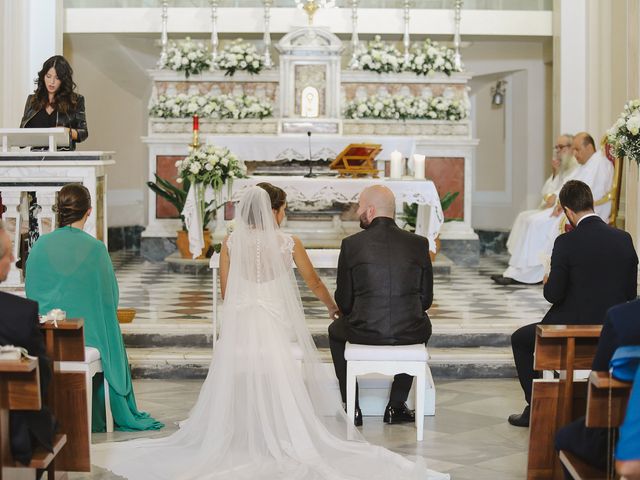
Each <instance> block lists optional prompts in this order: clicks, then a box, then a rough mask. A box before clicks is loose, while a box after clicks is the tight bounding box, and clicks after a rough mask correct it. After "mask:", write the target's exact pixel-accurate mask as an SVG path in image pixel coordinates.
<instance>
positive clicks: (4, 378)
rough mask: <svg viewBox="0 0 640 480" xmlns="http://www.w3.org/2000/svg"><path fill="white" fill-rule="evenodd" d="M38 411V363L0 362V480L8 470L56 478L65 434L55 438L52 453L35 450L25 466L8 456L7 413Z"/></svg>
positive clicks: (27, 359)
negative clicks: (26, 470) (44, 472)
mask: <svg viewBox="0 0 640 480" xmlns="http://www.w3.org/2000/svg"><path fill="white" fill-rule="evenodd" d="M41 408H42V402H41V399H40V373H39V370H38V360H37V359H31V358H24V359H20V360H2V361H0V480H2V479H3V478H6V477H7V476H8V475H9V474H10V470H9V469H10V468H30V469H36V468H37V469H42V470H47V478H48V479H49V480H53V479H55V478H56V471H57V470H58V468H57V467H58V465H57V459H58V454H59V452H60V451H61V450H62V447H63V446H64V445H65V444H66V442H67V436H66V435H64V434H58V435H56V436H55V438H54V440H53V452H49V451H47V450H45V449H44V448H42V447H37V448H36V449H35V450H34V451H33V457H32V458H31V462H30V463H29V465H23V464H21V463H19V462H16V461H15V460H14V459H13V457H12V455H11V443H10V432H9V412H10V410H40V409H41ZM58 478H60V477H58Z"/></svg>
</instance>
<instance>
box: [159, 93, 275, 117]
mask: <svg viewBox="0 0 640 480" xmlns="http://www.w3.org/2000/svg"><path fill="white" fill-rule="evenodd" d="M149 115H150V116H151V117H154V118H189V117H192V116H193V115H198V116H199V117H200V118H211V119H216V120H221V119H233V120H241V119H244V118H254V119H255V118H258V119H262V118H267V117H271V116H272V115H273V105H272V104H271V103H270V102H269V101H268V100H265V99H261V98H258V97H256V96H253V95H226V94H224V95H212V94H208V95H187V94H185V93H180V94H178V95H159V96H158V98H157V100H156V101H155V102H153V104H152V105H151V107H150V109H149Z"/></svg>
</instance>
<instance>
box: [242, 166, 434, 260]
mask: <svg viewBox="0 0 640 480" xmlns="http://www.w3.org/2000/svg"><path fill="white" fill-rule="evenodd" d="M260 182H268V183H271V184H273V185H276V186H278V187H280V188H282V189H283V190H284V191H285V192H287V199H288V200H289V201H300V202H315V201H322V200H332V201H335V202H341V203H357V202H358V196H359V195H360V192H362V190H364V189H365V188H366V187H369V186H371V185H385V186H387V187H389V189H390V190H391V191H392V192H393V193H394V195H395V196H396V205H397V208H396V210H401V208H402V203H404V202H406V203H417V204H418V218H417V221H416V233H417V234H418V235H423V236H425V237H427V238H428V239H429V246H430V248H431V250H432V251H434V252H435V238H436V236H437V235H438V232H440V227H441V226H442V224H443V223H444V214H443V213H442V206H441V205H440V197H439V196H438V192H437V190H436V187H435V185H434V184H433V182H432V181H430V180H390V179H385V178H337V177H316V178H304V177H297V176H255V177H249V178H243V179H239V180H235V181H234V182H233V193H232V199H233V200H234V201H237V200H239V199H240V198H241V197H242V194H243V192H244V190H245V189H246V188H248V187H250V186H253V185H255V184H256V183H260Z"/></svg>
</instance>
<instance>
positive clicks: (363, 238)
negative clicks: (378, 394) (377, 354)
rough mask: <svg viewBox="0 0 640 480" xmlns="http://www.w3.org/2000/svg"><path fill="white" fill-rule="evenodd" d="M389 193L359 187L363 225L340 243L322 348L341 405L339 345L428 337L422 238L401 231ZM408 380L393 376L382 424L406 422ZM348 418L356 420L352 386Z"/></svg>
mask: <svg viewBox="0 0 640 480" xmlns="http://www.w3.org/2000/svg"><path fill="white" fill-rule="evenodd" d="M395 206H396V202H395V198H394V196H393V193H392V192H391V190H389V189H388V188H387V187H384V186H382V185H374V186H371V187H368V188H366V189H365V190H364V191H363V192H362V193H361V194H360V199H359V202H358V215H359V216H360V226H361V227H362V228H363V229H364V230H363V231H362V232H359V233H356V234H355V235H352V236H350V237H347V238H345V239H344V240H343V241H342V247H341V248H340V257H339V259H338V278H337V282H336V283H337V288H336V293H335V299H336V303H337V304H338V308H339V309H340V312H341V316H340V317H339V318H338V319H336V320H335V321H334V322H333V323H331V325H329V346H330V348H331V356H332V357H333V365H334V368H335V371H336V376H337V377H338V383H339V384H340V394H341V395H342V401H343V402H344V403H346V377H347V362H346V361H345V359H344V348H345V343H346V342H347V341H348V342H350V343H360V344H364V345H411V344H416V343H425V344H426V342H427V340H429V337H430V336H431V322H430V321H429V316H428V315H427V312H426V310H427V309H428V308H429V307H430V306H431V302H432V301H433V269H432V267H431V259H430V257H429V241H428V240H427V239H426V238H424V237H421V236H419V235H415V234H413V233H409V232H406V231H404V230H402V229H400V228H399V227H398V226H397V225H396V223H395V221H394V216H395ZM412 382H413V377H412V376H410V375H407V374H399V375H396V376H395V378H394V380H393V385H392V386H391V394H390V397H389V403H388V405H387V408H386V409H385V412H384V422H385V423H400V422H413V421H414V420H415V416H414V413H413V411H411V410H409V409H408V408H407V406H406V404H405V402H406V400H407V397H408V396H409V390H410V389H411V383H412ZM354 422H355V424H356V425H357V426H360V425H362V412H361V411H360V407H359V405H358V393H357V389H356V415H355V419H354Z"/></svg>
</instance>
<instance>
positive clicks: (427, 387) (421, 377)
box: [344, 342, 435, 442]
mask: <svg viewBox="0 0 640 480" xmlns="http://www.w3.org/2000/svg"><path fill="white" fill-rule="evenodd" d="M344 358H345V360H346V361H347V418H353V417H354V414H355V400H356V379H357V377H358V376H359V375H366V374H370V373H380V374H383V375H396V374H398V373H406V374H408V375H412V376H414V377H416V383H415V391H416V405H415V407H416V410H415V413H416V429H417V440H418V441H419V442H421V441H422V440H423V438H424V415H425V396H428V398H427V403H428V405H429V406H430V407H431V406H433V412H428V414H431V415H433V414H434V413H435V386H434V383H433V377H432V376H431V369H430V368H429V366H428V365H427V360H428V359H429V353H428V352H427V348H426V347H425V346H424V344H417V345H360V344H352V343H349V342H347V344H346V346H345V350H344ZM360 394H361V395H362V389H361V390H360ZM430 409H431V408H430Z"/></svg>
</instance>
